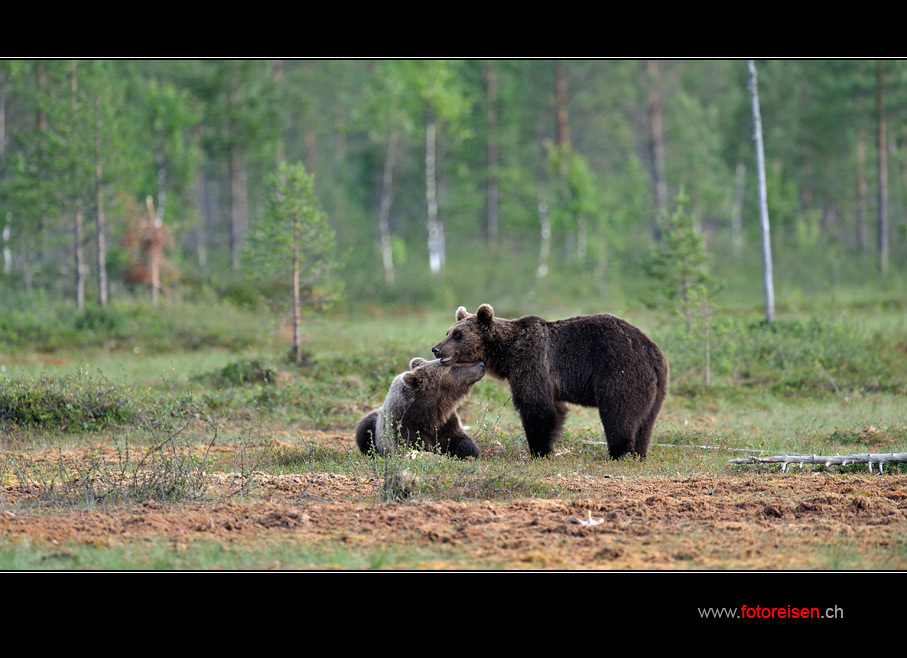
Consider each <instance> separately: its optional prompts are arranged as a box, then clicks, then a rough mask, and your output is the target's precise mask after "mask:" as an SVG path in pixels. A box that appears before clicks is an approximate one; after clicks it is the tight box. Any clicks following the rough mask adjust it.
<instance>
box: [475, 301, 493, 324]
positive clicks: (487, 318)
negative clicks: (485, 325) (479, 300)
mask: <svg viewBox="0 0 907 658" xmlns="http://www.w3.org/2000/svg"><path fill="white" fill-rule="evenodd" d="M476 317H477V318H479V322H491V321H492V319H494V309H493V308H491V304H482V305H481V306H480V307H479V310H478V311H476Z"/></svg>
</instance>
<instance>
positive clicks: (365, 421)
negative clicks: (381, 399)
mask: <svg viewBox="0 0 907 658" xmlns="http://www.w3.org/2000/svg"><path fill="white" fill-rule="evenodd" d="M377 420H378V410H377V409H375V410H374V411H371V412H369V414H368V415H366V416H363V417H362V419H361V420H360V421H359V422H358V423H357V425H356V445H357V446H359V450H361V451H362V452H363V454H366V455H367V454H368V453H369V452H374V450H375V426H376V423H377Z"/></svg>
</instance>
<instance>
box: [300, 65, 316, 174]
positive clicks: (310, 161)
mask: <svg viewBox="0 0 907 658" xmlns="http://www.w3.org/2000/svg"><path fill="white" fill-rule="evenodd" d="M302 66H303V70H304V71H305V76H306V80H311V79H312V60H310V59H307V60H305V61H304V62H303V64H302ZM314 126H315V121H314V118H313V112H312V102H311V101H309V100H307V101H306V102H304V103H303V107H302V142H303V143H302V161H303V164H304V165H305V167H306V169H308V170H309V171H314V170H315V142H316V139H315V128H314Z"/></svg>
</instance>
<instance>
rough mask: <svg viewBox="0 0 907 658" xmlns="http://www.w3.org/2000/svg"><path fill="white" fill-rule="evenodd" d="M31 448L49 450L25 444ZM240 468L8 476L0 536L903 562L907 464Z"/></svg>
mask: <svg viewBox="0 0 907 658" xmlns="http://www.w3.org/2000/svg"><path fill="white" fill-rule="evenodd" d="M42 458H48V459H50V456H45V455H40V454H39V455H35V459H42ZM59 458H60V455H59V454H56V456H55V457H54V459H59ZM67 458H70V459H76V458H75V457H72V456H69V457H67ZM251 477H252V479H253V481H254V482H253V483H254V485H255V486H254V492H255V495H254V497H246V498H242V499H241V498H239V497H238V496H236V495H234V496H233V497H232V498H230V499H229V502H221V503H198V504H186V505H169V506H165V505H161V504H159V503H154V502H149V503H145V504H142V505H135V506H131V507H125V508H124V507H118V508H111V509H90V510H73V509H63V510H59V511H57V510H47V509H45V510H40V511H39V510H31V509H30V508H28V507H27V506H26V505H25V504H24V503H26V502H27V499H28V498H29V494H28V492H25V491H22V490H20V489H18V488H17V487H15V486H12V485H7V486H3V487H2V488H0V496H2V498H0V538H2V539H3V540H4V541H14V542H19V541H26V540H27V541H28V542H30V543H31V544H33V545H44V544H46V545H57V546H59V545H65V544H73V543H75V544H88V545H98V546H109V545H114V544H117V543H124V544H125V543H132V542H137V541H145V540H154V539H163V540H166V541H169V542H173V543H174V544H176V545H189V544H190V543H192V542H195V541H202V540H211V541H217V542H243V543H247V544H254V543H256V542H262V541H278V542H283V543H295V544H298V545H312V546H317V545H319V544H322V543H324V544H327V543H337V542H340V543H342V544H343V545H345V546H347V547H350V548H353V549H362V550H363V551H370V550H375V551H377V550H381V549H386V548H392V547H407V546H408V547H413V546H432V545H434V546H444V547H447V548H451V549H453V551H452V554H454V555H459V556H462V557H460V558H454V559H453V560H452V561H445V562H443V563H430V564H425V565H421V566H423V567H424V568H493V569H498V568H502V569H645V570H649V569H815V568H835V566H836V565H839V566H841V567H844V568H858V569H859V568H885V569H898V570H900V569H904V568H907V476H904V475H898V474H893V475H882V476H879V475H868V474H865V475H864V474H854V473H832V472H815V473H796V474H766V473H745V474H735V475H723V476H714V477H702V478H631V477H625V478H621V477H617V478H615V477H609V478H595V477H593V476H589V475H576V474H562V475H557V476H555V477H554V478H553V479H556V480H557V482H556V484H557V485H558V486H561V487H563V488H565V489H566V490H568V491H571V492H573V493H574V495H576V496H578V497H577V498H576V499H574V500H572V501H566V500H545V499H525V500H514V501H511V502H488V501H485V502H473V503H463V502H431V503H427V502H412V503H379V502H376V501H377V500H378V491H379V487H380V482H379V481H378V479H377V478H374V477H368V476H363V477H353V476H347V475H341V474H331V473H300V474H288V475H271V474H265V473H258V472H256V473H253V474H252V475H251ZM237 478H238V476H236V475H233V474H227V473H215V474H213V475H212V476H211V486H212V488H213V490H215V491H222V492H227V491H237V490H238V489H239V486H238V485H239V484H241V482H239V481H238V480H237ZM832 556H835V557H832ZM835 560H838V562H835Z"/></svg>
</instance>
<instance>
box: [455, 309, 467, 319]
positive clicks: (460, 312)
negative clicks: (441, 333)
mask: <svg viewBox="0 0 907 658" xmlns="http://www.w3.org/2000/svg"><path fill="white" fill-rule="evenodd" d="M456 317H457V322H459V321H460V320H462V319H464V318H468V317H469V311H467V310H466V307H465V306H461V307H460V308H458V309H457V316H456Z"/></svg>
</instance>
